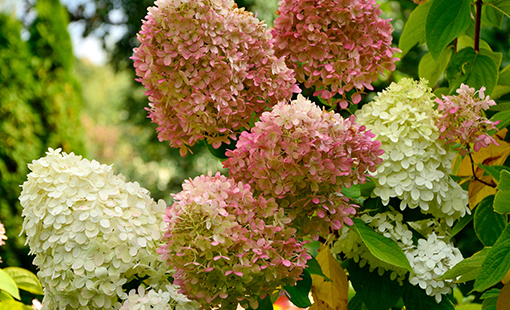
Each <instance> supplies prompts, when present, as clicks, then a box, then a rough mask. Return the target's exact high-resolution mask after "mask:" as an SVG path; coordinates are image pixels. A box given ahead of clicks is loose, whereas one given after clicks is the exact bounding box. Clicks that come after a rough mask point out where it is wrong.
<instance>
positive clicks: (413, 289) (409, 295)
mask: <svg viewBox="0 0 510 310" xmlns="http://www.w3.org/2000/svg"><path fill="white" fill-rule="evenodd" d="M404 287H405V291H404V295H403V296H402V297H403V299H404V304H405V306H406V310H430V309H434V310H454V307H453V304H452V302H451V301H450V299H449V298H446V296H444V297H443V298H442V300H441V302H440V303H439V304H438V303H437V302H436V299H435V298H434V297H433V296H429V295H427V293H425V291H424V290H422V289H421V288H420V287H419V286H414V285H411V284H410V283H405V284H404Z"/></svg>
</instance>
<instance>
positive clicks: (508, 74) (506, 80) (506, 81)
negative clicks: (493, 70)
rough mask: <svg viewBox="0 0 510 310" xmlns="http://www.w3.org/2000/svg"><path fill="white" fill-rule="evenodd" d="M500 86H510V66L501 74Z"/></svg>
mask: <svg viewBox="0 0 510 310" xmlns="http://www.w3.org/2000/svg"><path fill="white" fill-rule="evenodd" d="M498 85H505V86H510V65H508V66H506V67H505V68H504V69H503V70H501V72H500V73H499V78H498Z"/></svg>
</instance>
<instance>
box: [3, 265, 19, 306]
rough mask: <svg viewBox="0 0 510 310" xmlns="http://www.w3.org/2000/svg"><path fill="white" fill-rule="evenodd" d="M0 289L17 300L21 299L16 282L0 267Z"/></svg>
mask: <svg viewBox="0 0 510 310" xmlns="http://www.w3.org/2000/svg"><path fill="white" fill-rule="evenodd" d="M0 290H2V291H6V292H7V293H9V294H11V296H12V297H14V298H16V299H18V300H20V299H21V297H20V296H19V290H18V287H17V286H16V282H14V280H13V279H12V278H11V277H10V276H9V275H8V274H7V273H6V272H5V271H4V270H3V269H0Z"/></svg>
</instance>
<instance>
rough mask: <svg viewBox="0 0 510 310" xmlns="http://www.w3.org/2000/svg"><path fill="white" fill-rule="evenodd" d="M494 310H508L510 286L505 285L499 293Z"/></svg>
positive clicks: (509, 306)
mask: <svg viewBox="0 0 510 310" xmlns="http://www.w3.org/2000/svg"><path fill="white" fill-rule="evenodd" d="M496 310H510V284H508V283H507V284H505V286H503V288H502V289H501V292H499V296H498V303H497V304H496Z"/></svg>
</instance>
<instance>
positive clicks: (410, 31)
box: [398, 2, 432, 57]
mask: <svg viewBox="0 0 510 310" xmlns="http://www.w3.org/2000/svg"><path fill="white" fill-rule="evenodd" d="M431 5H432V3H431V2H427V3H424V4H422V5H420V6H418V7H416V8H415V9H414V11H413V12H412V13H411V15H410V16H409V19H408V20H407V22H406V23H405V25H404V29H403V30H402V35H401V36H400V40H399V41H398V48H400V49H401V50H402V57H403V56H404V55H405V54H407V52H409V50H410V49H411V48H412V47H413V46H415V45H416V44H418V43H419V42H420V41H422V40H423V39H424V38H425V23H426V21H427V14H428V13H429V9H430V6H431Z"/></svg>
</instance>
